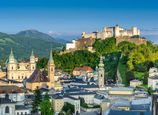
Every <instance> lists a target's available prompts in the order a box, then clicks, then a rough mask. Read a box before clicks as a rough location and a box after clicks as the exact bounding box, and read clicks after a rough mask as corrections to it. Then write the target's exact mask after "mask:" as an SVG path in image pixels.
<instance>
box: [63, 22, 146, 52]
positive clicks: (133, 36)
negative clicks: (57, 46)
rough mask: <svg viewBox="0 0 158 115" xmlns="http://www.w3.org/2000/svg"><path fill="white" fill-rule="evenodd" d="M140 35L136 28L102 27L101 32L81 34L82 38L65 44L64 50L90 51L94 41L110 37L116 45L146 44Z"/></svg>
mask: <svg viewBox="0 0 158 115" xmlns="http://www.w3.org/2000/svg"><path fill="white" fill-rule="evenodd" d="M140 35H141V33H140V30H139V29H138V28H137V27H132V28H131V29H124V28H122V27H120V26H118V25H116V26H114V27H104V28H103V29H102V30H101V31H96V32H92V33H86V32H82V38H80V39H78V40H73V41H72V42H71V43H67V44H66V50H67V51H69V50H79V49H85V48H86V49H88V50H92V45H93V43H94V42H95V40H96V39H101V40H104V39H107V38H110V37H115V38H116V44H118V43H120V42H123V41H128V42H131V43H135V44H136V45H141V44H146V40H145V39H143V38H141V37H140Z"/></svg>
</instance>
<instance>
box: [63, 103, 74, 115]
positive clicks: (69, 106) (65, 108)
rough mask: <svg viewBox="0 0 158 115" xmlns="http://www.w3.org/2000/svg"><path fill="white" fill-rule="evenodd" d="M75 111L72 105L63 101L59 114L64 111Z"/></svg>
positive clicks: (68, 113)
mask: <svg viewBox="0 0 158 115" xmlns="http://www.w3.org/2000/svg"><path fill="white" fill-rule="evenodd" d="M74 112H75V108H74V105H72V104H70V103H67V102H66V103H64V106H63V108H62V112H61V114H63V113H65V114H66V115H72V114H73V113H74Z"/></svg>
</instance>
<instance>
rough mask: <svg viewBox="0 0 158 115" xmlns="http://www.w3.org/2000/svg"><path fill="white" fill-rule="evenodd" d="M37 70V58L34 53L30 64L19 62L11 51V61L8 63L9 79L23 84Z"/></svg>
mask: <svg viewBox="0 0 158 115" xmlns="http://www.w3.org/2000/svg"><path fill="white" fill-rule="evenodd" d="M35 69H36V58H35V56H34V53H33V51H32V53H31V56H30V61H29V62H19V63H18V62H17V60H16V59H15V57H14V54H13V50H12V49H11V52H10V55H9V59H8V62H7V79H8V80H14V81H18V82H22V81H23V80H24V79H27V78H29V77H30V75H31V74H32V73H33V72H34V71H35Z"/></svg>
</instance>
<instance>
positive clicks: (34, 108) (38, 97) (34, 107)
mask: <svg viewBox="0 0 158 115" xmlns="http://www.w3.org/2000/svg"><path fill="white" fill-rule="evenodd" d="M34 96H35V97H34V100H33V103H32V112H33V113H37V112H38V110H39V109H38V108H39V105H40V103H41V101H42V95H41V92H40V90H39V89H36V90H35V93H34Z"/></svg>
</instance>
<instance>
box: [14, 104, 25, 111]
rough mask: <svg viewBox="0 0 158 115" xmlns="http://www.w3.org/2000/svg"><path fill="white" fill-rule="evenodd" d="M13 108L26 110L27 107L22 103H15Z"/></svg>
mask: <svg viewBox="0 0 158 115" xmlns="http://www.w3.org/2000/svg"><path fill="white" fill-rule="evenodd" d="M15 109H16V110H26V109H28V108H27V107H26V106H24V105H15Z"/></svg>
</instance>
